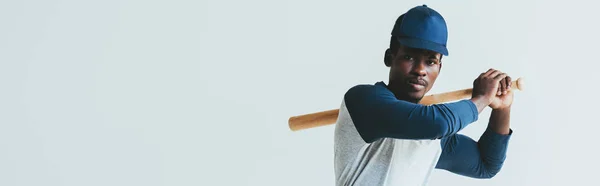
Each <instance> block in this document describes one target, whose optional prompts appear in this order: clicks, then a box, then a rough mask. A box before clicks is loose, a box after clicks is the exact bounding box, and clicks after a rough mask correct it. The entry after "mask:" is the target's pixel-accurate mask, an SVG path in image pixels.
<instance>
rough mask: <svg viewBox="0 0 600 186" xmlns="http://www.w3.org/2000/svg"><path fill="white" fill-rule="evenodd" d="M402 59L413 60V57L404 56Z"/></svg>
mask: <svg viewBox="0 0 600 186" xmlns="http://www.w3.org/2000/svg"><path fill="white" fill-rule="evenodd" d="M402 59H405V60H412V59H413V58H412V57H411V56H409V55H403V56H402Z"/></svg>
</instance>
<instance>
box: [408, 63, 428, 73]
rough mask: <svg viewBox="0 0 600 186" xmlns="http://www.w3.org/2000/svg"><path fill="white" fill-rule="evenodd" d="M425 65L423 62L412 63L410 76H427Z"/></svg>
mask: <svg viewBox="0 0 600 186" xmlns="http://www.w3.org/2000/svg"><path fill="white" fill-rule="evenodd" d="M425 63H426V62H425V60H415V61H414V63H413V67H412V70H411V74H413V75H415V76H425V75H427V67H426V64H425Z"/></svg>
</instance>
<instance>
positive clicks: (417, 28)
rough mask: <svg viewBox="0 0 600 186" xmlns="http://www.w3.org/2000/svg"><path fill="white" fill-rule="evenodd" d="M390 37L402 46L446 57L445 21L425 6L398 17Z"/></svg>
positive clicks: (446, 37) (446, 34) (446, 28)
mask: <svg viewBox="0 0 600 186" xmlns="http://www.w3.org/2000/svg"><path fill="white" fill-rule="evenodd" d="M392 36H396V38H397V39H398V42H400V44H402V45H405V46H408V47H412V48H420V49H426V50H431V51H435V52H438V53H441V54H443V55H445V56H447V55H448V48H447V47H446V44H447V42H448V27H447V25H446V21H445V20H444V17H442V15H441V14H440V13H438V12H437V11H435V10H433V9H431V8H429V7H427V5H422V6H417V7H414V8H412V9H410V10H408V11H407V12H406V13H404V14H402V15H401V16H400V17H398V19H397V20H396V23H395V25H394V29H393V30H392Z"/></svg>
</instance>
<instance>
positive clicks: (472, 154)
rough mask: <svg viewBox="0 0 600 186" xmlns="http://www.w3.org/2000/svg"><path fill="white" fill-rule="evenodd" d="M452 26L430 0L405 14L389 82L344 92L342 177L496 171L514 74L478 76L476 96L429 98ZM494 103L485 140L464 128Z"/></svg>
mask: <svg viewBox="0 0 600 186" xmlns="http://www.w3.org/2000/svg"><path fill="white" fill-rule="evenodd" d="M447 35H448V32H447V27H446V22H445V20H444V18H443V17H442V16H441V15H440V14H439V13H438V12H436V11H435V10H433V9H431V8H429V7H427V6H426V5H423V6H417V7H414V8H412V9H410V10H409V11H408V12H406V13H405V14H403V15H401V16H400V17H399V18H398V19H397V21H396V23H395V25H394V28H393V30H392V38H391V42H390V48H388V49H387V50H386V51H385V58H384V64H385V65H386V66H387V67H389V68H390V73H389V85H386V84H385V83H383V82H377V83H375V84H373V85H370V84H369V85H357V86H354V87H352V88H350V89H349V90H348V91H347V92H346V94H345V95H344V99H343V102H342V104H341V107H340V113H339V116H338V120H337V124H336V128H335V175H336V180H335V182H336V185H370V186H375V185H395V186H396V185H397V186H413V185H414V186H416V185H426V184H427V182H428V177H429V175H430V174H431V172H432V171H433V170H435V169H442V170H447V171H450V172H452V173H455V174H458V175H462V176H468V177H472V178H492V177H493V176H495V175H496V174H497V173H498V172H499V171H500V169H501V168H502V165H503V163H504V160H505V159H506V150H507V145H508V141H509V138H510V136H511V135H512V132H513V131H512V129H511V128H510V125H509V120H510V107H511V104H512V99H513V93H512V91H511V78H510V77H509V76H507V75H506V74H505V73H502V72H500V71H498V70H495V69H490V70H488V71H486V72H484V73H481V75H480V76H479V77H477V78H476V79H475V81H474V82H473V93H472V98H471V99H465V100H460V101H455V102H451V103H444V104H435V105H428V106H427V105H421V104H418V102H419V101H420V100H421V98H423V96H425V94H426V93H427V92H428V91H429V90H430V89H431V87H432V86H433V84H434V82H435V80H436V78H437V76H438V74H439V73H440V70H441V68H442V62H441V60H442V56H447V55H448V49H447V48H446V41H447ZM486 107H490V108H491V109H492V113H491V116H490V118H489V123H488V127H487V129H486V130H485V132H484V133H483V134H482V135H481V137H480V139H479V140H478V141H475V140H473V139H471V138H469V137H467V136H465V135H461V134H457V132H459V131H460V130H461V129H463V128H465V127H466V126H468V125H469V124H471V123H473V122H475V121H477V120H478V119H479V114H480V113H481V112H482V111H483V109H484V108H486Z"/></svg>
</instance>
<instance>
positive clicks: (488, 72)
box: [483, 68, 496, 76]
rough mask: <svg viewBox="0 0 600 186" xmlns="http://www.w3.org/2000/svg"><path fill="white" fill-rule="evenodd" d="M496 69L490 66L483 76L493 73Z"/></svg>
mask: <svg viewBox="0 0 600 186" xmlns="http://www.w3.org/2000/svg"><path fill="white" fill-rule="evenodd" d="M495 71H496V70H494V69H493V68H490V69H489V70H488V71H487V72H485V73H483V76H489V75H490V74H492V73H493V72H495Z"/></svg>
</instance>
